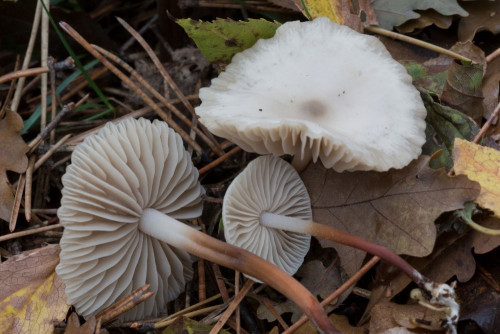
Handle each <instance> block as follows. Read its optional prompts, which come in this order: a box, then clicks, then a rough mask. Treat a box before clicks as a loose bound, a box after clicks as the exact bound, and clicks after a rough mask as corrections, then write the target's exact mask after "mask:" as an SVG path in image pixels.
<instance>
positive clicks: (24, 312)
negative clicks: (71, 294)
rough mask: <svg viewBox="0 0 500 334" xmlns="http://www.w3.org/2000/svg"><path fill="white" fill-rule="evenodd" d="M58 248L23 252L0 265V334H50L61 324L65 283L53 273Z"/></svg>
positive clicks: (64, 304)
mask: <svg viewBox="0 0 500 334" xmlns="http://www.w3.org/2000/svg"><path fill="white" fill-rule="evenodd" d="M60 251H61V249H60V247H59V245H49V246H47V247H43V248H38V249H34V250H30V251H26V252H23V253H22V254H20V255H16V256H13V257H11V258H10V259H8V260H7V261H5V262H4V263H2V264H0V281H1V282H2V288H1V289H0V333H30V334H31V333H52V331H53V330H54V323H57V322H60V321H62V320H64V318H65V317H66V313H67V311H68V308H69V305H67V304H66V296H65V294H64V283H63V282H62V280H61V278H60V277H59V276H58V275H57V274H56V273H55V272H54V269H55V267H56V265H57V263H59V253H60Z"/></svg>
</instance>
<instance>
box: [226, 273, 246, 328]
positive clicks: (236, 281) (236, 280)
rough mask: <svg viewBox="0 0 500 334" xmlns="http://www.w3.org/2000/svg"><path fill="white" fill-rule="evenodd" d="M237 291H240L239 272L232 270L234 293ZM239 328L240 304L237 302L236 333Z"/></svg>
mask: <svg viewBox="0 0 500 334" xmlns="http://www.w3.org/2000/svg"><path fill="white" fill-rule="evenodd" d="M247 282H248V281H247ZM239 292H240V272H239V271H237V270H236V271H235V272H234V293H235V294H238V293H239ZM228 320H229V318H228ZM240 329H241V318H240V306H239V304H238V307H236V334H240V332H241V331H240Z"/></svg>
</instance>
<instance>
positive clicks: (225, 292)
mask: <svg viewBox="0 0 500 334" xmlns="http://www.w3.org/2000/svg"><path fill="white" fill-rule="evenodd" d="M212 269H213V271H214V275H215V282H216V283H217V287H218V288H219V291H220V294H221V296H222V300H223V301H224V303H226V302H227V301H228V300H229V293H228V289H226V285H225V284H224V280H223V279H222V277H223V276H222V273H221V272H220V268H219V265H217V264H216V263H212Z"/></svg>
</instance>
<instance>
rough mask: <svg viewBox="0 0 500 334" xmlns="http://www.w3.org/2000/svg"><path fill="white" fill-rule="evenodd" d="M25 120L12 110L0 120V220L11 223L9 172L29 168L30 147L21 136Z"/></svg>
mask: <svg viewBox="0 0 500 334" xmlns="http://www.w3.org/2000/svg"><path fill="white" fill-rule="evenodd" d="M22 129H23V119H22V118H21V116H19V115H18V114H17V113H15V112H13V111H12V110H9V109H6V113H5V117H4V118H3V119H2V120H0V219H3V220H6V221H9V219H10V213H11V211H12V206H13V205H14V194H13V192H12V189H11V187H10V185H9V180H8V179H7V173H6V172H7V171H8V170H10V171H13V172H16V173H24V172H25V171H26V168H27V167H28V158H27V157H26V152H27V151H28V145H26V143H25V142H24V140H23V138H22V137H21V136H20V135H19V131H21V130H22Z"/></svg>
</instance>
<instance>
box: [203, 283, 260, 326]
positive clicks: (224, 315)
mask: <svg viewBox="0 0 500 334" xmlns="http://www.w3.org/2000/svg"><path fill="white" fill-rule="evenodd" d="M253 284H254V281H253V280H251V279H249V280H247V281H246V282H245V284H244V285H243V288H242V289H241V291H240V292H239V293H238V294H237V295H236V296H235V297H234V300H233V301H232V303H231V304H229V306H228V307H227V309H226V310H225V311H224V313H222V316H221V317H220V319H219V321H217V323H216V324H215V326H214V327H212V330H211V331H210V334H217V333H219V331H220V330H221V329H222V327H223V326H224V324H225V323H226V321H227V319H229V317H230V316H231V314H233V312H234V310H236V308H237V307H238V305H239V304H240V303H241V301H242V300H243V298H245V296H246V294H247V293H248V291H250V289H251V288H252V286H253Z"/></svg>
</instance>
